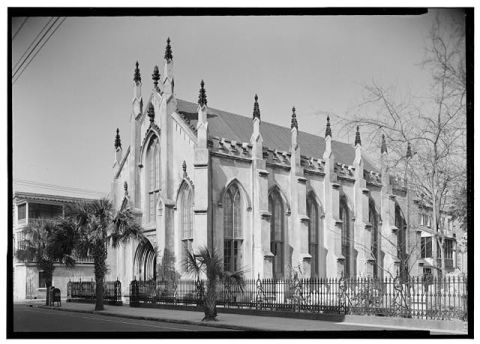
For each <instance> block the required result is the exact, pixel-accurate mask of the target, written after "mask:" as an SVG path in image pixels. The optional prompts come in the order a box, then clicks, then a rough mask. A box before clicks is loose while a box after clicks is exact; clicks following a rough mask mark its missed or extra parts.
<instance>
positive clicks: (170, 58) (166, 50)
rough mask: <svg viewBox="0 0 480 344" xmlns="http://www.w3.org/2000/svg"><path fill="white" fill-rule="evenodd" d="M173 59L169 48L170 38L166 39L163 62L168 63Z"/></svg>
mask: <svg viewBox="0 0 480 344" xmlns="http://www.w3.org/2000/svg"><path fill="white" fill-rule="evenodd" d="M172 59H173V55H172V47H171V46H170V37H169V38H167V47H166V48H165V60H167V61H168V62H170V61H171V60H172Z"/></svg>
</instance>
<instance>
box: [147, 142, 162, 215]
mask: <svg viewBox="0 0 480 344" xmlns="http://www.w3.org/2000/svg"><path fill="white" fill-rule="evenodd" d="M146 162H147V166H146V167H147V171H146V177H147V178H146V179H147V180H146V189H147V190H146V191H147V192H146V194H147V202H146V214H147V223H154V222H155V219H156V215H157V209H156V205H157V201H158V195H159V192H160V147H159V143H158V139H157V138H153V139H152V140H151V141H150V144H149V146H148V149H147V155H146Z"/></svg>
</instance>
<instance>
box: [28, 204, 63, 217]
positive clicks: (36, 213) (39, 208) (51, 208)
mask: <svg viewBox="0 0 480 344" xmlns="http://www.w3.org/2000/svg"><path fill="white" fill-rule="evenodd" d="M62 214H63V207H62V206H61V205H56V204H42V203H29V204H28V218H29V219H50V218H54V217H57V216H62Z"/></svg>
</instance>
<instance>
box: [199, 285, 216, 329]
mask: <svg viewBox="0 0 480 344" xmlns="http://www.w3.org/2000/svg"><path fill="white" fill-rule="evenodd" d="M203 312H204V313H205V317H204V318H203V319H202V321H211V320H217V319H216V318H217V281H216V278H214V279H211V280H208V289H207V295H206V296H205V303H204V310H203Z"/></svg>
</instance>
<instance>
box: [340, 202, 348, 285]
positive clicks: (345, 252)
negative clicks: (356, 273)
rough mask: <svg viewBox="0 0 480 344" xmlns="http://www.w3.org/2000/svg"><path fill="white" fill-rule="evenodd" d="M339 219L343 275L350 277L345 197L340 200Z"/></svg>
mask: <svg viewBox="0 0 480 344" xmlns="http://www.w3.org/2000/svg"><path fill="white" fill-rule="evenodd" d="M340 220H342V238H341V241H342V256H343V257H344V258H345V268H344V276H345V277H350V274H351V271H350V270H351V269H350V251H351V242H350V215H349V211H348V206H347V201H346V199H345V197H342V198H341V200H340Z"/></svg>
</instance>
